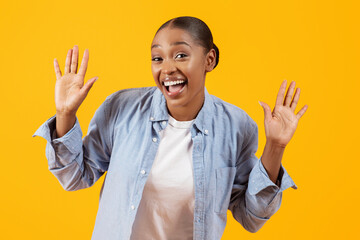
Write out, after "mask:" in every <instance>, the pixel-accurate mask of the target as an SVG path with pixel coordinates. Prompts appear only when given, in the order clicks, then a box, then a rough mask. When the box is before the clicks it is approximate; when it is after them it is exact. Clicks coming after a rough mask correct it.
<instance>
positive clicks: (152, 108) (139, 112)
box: [33, 87, 297, 240]
mask: <svg viewBox="0 0 360 240" xmlns="http://www.w3.org/2000/svg"><path fill="white" fill-rule="evenodd" d="M204 91H205V102H204V105H203V107H202V108H201V110H200V112H199V113H198V115H197V117H196V119H195V121H194V123H193V125H192V127H191V137H192V141H193V155H192V157H193V170H194V187H195V208H194V219H193V224H194V225H193V226H194V231H193V239H196V240H200V239H201V240H211V239H214V240H215V239H216V240H218V239H221V236H222V234H223V232H224V229H225V225H226V221H227V210H228V209H229V210H230V211H231V212H232V215H233V217H234V218H235V219H236V220H237V221H238V222H239V223H240V224H241V225H242V226H243V227H244V228H245V229H246V230H247V231H249V232H256V231H258V230H259V229H260V228H261V227H262V226H263V225H264V224H265V222H266V221H267V220H268V219H269V218H270V217H271V216H272V215H273V214H274V213H275V212H276V211H277V210H278V209H279V207H280V204H281V199H282V191H284V190H285V189H287V188H289V187H292V188H294V189H296V188H297V186H296V185H295V183H294V182H293V180H292V179H291V178H290V176H289V175H288V174H287V172H286V170H285V169H284V167H283V166H281V169H280V174H279V178H278V181H277V184H274V183H273V182H272V181H271V180H270V179H269V176H268V174H267V172H266V170H265V168H264V166H263V165H262V163H261V158H260V159H258V158H257V157H256V156H255V153H256V151H257V148H258V128H257V125H256V123H255V122H254V121H253V120H252V119H251V118H250V117H249V116H248V115H247V114H246V113H245V112H244V111H243V110H242V109H240V108H238V107H236V106H234V105H232V104H229V103H227V102H224V101H223V100H221V99H219V98H217V97H215V96H213V95H210V94H209V93H208V92H207V90H206V89H204ZM55 121H56V116H52V117H51V118H50V119H48V120H47V121H46V122H45V123H44V124H42V125H41V126H40V128H39V129H38V130H37V131H36V132H35V134H34V135H33V136H37V135H38V136H41V137H43V138H45V139H46V140H47V145H46V157H47V159H48V164H49V169H50V171H51V172H52V173H53V174H54V175H55V176H56V177H57V179H58V180H59V181H60V183H61V185H62V186H63V188H64V189H65V190H68V191H74V190H78V189H82V188H87V187H90V186H92V185H93V184H94V183H95V182H96V181H97V180H98V179H99V178H100V177H101V176H102V175H103V174H104V173H105V172H107V174H106V177H105V180H104V183H103V186H102V189H101V192H100V201H99V209H98V212H97V217H96V222H95V227H94V231H93V235H92V239H93V240H104V239H107V240H115V239H116V240H124V239H129V238H130V235H131V230H132V225H133V222H134V219H135V216H136V211H137V209H138V206H139V203H140V200H141V196H142V191H143V189H144V186H145V182H146V179H147V177H148V174H149V172H150V170H151V166H152V163H153V161H154V158H155V155H156V152H157V149H158V146H159V142H160V141H161V139H160V135H159V132H160V131H161V130H163V129H164V128H165V127H166V126H167V124H168V111H167V107H166V101H165V98H164V96H163V94H162V93H161V91H160V90H159V89H158V88H157V87H145V88H136V89H126V90H121V91H117V92H115V93H113V94H111V95H110V96H108V97H107V98H106V100H105V101H104V102H103V103H102V104H101V106H100V107H99V108H98V109H97V110H96V112H95V115H94V117H93V118H92V120H91V121H90V125H89V128H88V133H87V135H86V136H85V137H84V138H82V131H81V128H80V125H79V122H78V119H77V118H76V123H75V125H74V126H73V128H72V129H71V130H69V131H68V132H67V133H66V134H65V135H64V136H62V137H61V138H54V136H56V135H55V131H54V130H55V126H56V122H55ZM174 194H176V192H174ZM181 237H182V236H173V238H172V239H182V238H181Z"/></svg>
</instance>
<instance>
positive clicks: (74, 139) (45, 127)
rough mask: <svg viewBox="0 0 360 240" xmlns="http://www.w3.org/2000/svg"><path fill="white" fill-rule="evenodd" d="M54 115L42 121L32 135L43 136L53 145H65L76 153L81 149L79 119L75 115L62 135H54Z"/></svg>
mask: <svg viewBox="0 0 360 240" xmlns="http://www.w3.org/2000/svg"><path fill="white" fill-rule="evenodd" d="M55 130H56V115H54V116H52V117H50V118H49V119H48V120H47V121H46V122H45V123H43V124H42V125H41V126H40V127H39V128H38V129H37V130H36V132H35V133H34V134H33V135H32V136H33V137H35V136H40V137H43V138H45V139H46V140H47V141H48V142H49V143H51V145H52V146H53V147H55V146H56V145H61V144H63V145H65V147H66V148H67V149H68V150H69V151H70V152H71V153H78V152H79V151H81V149H82V131H81V128H80V124H79V120H78V118H77V117H76V121H75V124H74V126H73V127H72V128H71V129H70V130H69V131H68V132H67V133H66V134H65V135H64V136H62V137H60V138H55V137H56V131H55Z"/></svg>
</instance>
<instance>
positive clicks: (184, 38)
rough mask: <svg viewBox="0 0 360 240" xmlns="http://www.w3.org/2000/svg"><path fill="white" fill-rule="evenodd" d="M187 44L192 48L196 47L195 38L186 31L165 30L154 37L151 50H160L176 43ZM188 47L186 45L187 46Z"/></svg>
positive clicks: (176, 29) (177, 29)
mask: <svg viewBox="0 0 360 240" xmlns="http://www.w3.org/2000/svg"><path fill="white" fill-rule="evenodd" d="M183 42H185V43H187V44H189V45H190V46H193V45H195V42H194V39H193V37H192V36H191V35H190V34H189V33H188V32H187V31H186V30H183V29H180V28H169V27H166V28H163V29H161V30H160V31H159V32H158V33H157V34H156V35H155V37H154V39H153V41H152V44H151V48H152V49H153V48H158V47H164V46H166V45H167V46H169V45H173V44H174V43H178V44H177V45H179V43H183ZM185 45H186V44H185Z"/></svg>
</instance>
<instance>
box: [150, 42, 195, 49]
mask: <svg viewBox="0 0 360 240" xmlns="http://www.w3.org/2000/svg"><path fill="white" fill-rule="evenodd" d="M181 44H185V45H187V46H189V47H190V48H191V46H190V45H189V44H188V43H187V42H174V43H171V44H170V46H173V45H181ZM155 47H161V46H160V45H159V44H154V45H152V46H151V49H153V48H155Z"/></svg>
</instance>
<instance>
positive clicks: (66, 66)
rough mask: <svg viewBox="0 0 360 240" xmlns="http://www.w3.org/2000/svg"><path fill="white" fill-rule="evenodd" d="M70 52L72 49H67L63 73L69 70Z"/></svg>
mask: <svg viewBox="0 0 360 240" xmlns="http://www.w3.org/2000/svg"><path fill="white" fill-rule="evenodd" d="M71 54H72V49H69V51H68V52H67V55H66V61H65V71H64V74H66V73H69V72H70V63H71Z"/></svg>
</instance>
